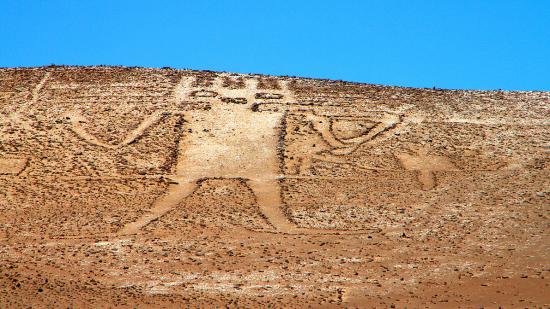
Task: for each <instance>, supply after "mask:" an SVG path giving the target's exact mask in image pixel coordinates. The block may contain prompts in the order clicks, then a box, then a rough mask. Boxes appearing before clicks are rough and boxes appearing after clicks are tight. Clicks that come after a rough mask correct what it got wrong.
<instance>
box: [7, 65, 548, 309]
mask: <svg viewBox="0 0 550 309" xmlns="http://www.w3.org/2000/svg"><path fill="white" fill-rule="evenodd" d="M549 115H550V93H548V92H506V91H466V90H440V89H416V88H400V87H387V86H379V85H370V84H357V83H348V82H342V81H331V80H316V79H304V78H295V77H272V76H264V75H242V74H231V73H216V72H209V71H190V70H173V69H144V68H125V67H57V66H50V67H43V68H21V69H0V307H22V306H36V307H51V306H54V307H61V306H74V307H108V306H128V307H129V306H153V307H179V306H183V305H188V306H191V307H196V306H201V307H210V306H217V307H221V306H229V307H265V306H274V307H283V306H284V307H299V308H302V307H305V306H310V307H360V308H371V307H372V308H379V307H391V306H393V307H397V308H403V307H408V308H416V307H434V308H457V307H466V308H471V307H487V308H498V307H499V306H502V307H506V308H509V307H548V306H550V296H549V295H550V293H548V291H549V290H550V289H549V283H550V280H549V279H548V278H549V276H550V274H549V270H550V267H549V266H550V265H549V263H548V261H549V260H550V259H549V252H550V250H549V249H550V236H549V235H550V233H549V232H550V231H549V222H550V221H549V210H550V177H549V176H550V156H549V154H550V117H549Z"/></svg>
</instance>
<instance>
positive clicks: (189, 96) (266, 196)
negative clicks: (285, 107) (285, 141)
mask: <svg viewBox="0 0 550 309" xmlns="http://www.w3.org/2000/svg"><path fill="white" fill-rule="evenodd" d="M224 78H227V77H224ZM224 82H226V81H224V80H223V79H221V78H217V79H215V80H213V81H212V83H211V86H210V87H202V88H201V89H193V88H192V85H193V80H192V79H190V78H183V79H182V80H181V82H180V83H179V84H178V86H177V87H176V89H175V90H174V98H175V99H176V100H200V101H204V100H206V101H208V102H210V103H211V104H212V106H213V107H214V108H217V107H216V106H221V108H222V110H224V111H226V112H229V114H231V113H237V114H238V115H239V117H242V118H241V119H240V120H243V121H244V122H245V123H251V122H252V123H254V124H256V125H258V126H260V127H259V128H262V129H264V130H260V129H258V130H257V131H258V132H257V133H256V134H261V135H268V136H270V135H273V137H274V138H272V139H271V142H270V143H271V144H266V145H265V146H266V147H273V148H277V145H278V141H279V138H280V135H281V132H279V131H280V127H281V126H280V125H278V126H276V127H275V128H272V127H270V126H266V127H265V128H264V127H261V126H265V124H262V120H261V119H263V118H258V116H255V115H258V114H257V111H255V110H254V109H253V107H254V104H253V102H254V103H255V101H256V100H258V99H263V100H281V99H283V98H286V99H288V98H289V97H290V98H292V95H291V93H290V91H289V90H288V85H287V83H283V85H282V87H280V86H279V88H282V89H278V90H277V91H276V93H269V95H267V94H266V92H265V90H263V89H262V92H260V93H259V92H258V91H257V85H258V83H257V80H255V79H247V80H246V81H245V82H246V86H247V87H246V88H236V89H235V88H227V87H224ZM195 84H199V83H198V82H196V83H195ZM224 106H225V107H224ZM272 114H274V115H275V117H278V119H279V120H278V121H279V122H282V120H283V117H284V113H272ZM227 115H228V114H226V115H225V116H227ZM203 117H206V118H208V120H207V121H210V124H214V126H215V127H217V128H221V129H222V130H223V129H224V127H225V126H227V122H231V121H232V120H233V119H225V117H224V118H222V117H218V116H217V115H213V114H210V116H204V115H203ZM256 118H258V120H257V121H255V119H256ZM202 121H205V120H202ZM189 125H190V126H191V128H193V131H195V128H194V127H193V126H194V125H195V124H194V123H192V122H191V123H190V124H189ZM198 128H200V126H198ZM271 131H272V132H271ZM219 134H220V136H216V137H215V138H217V139H220V144H222V145H223V144H224V140H223V139H224V138H225V139H228V138H231V136H224V135H223V133H219ZM227 146H229V147H228V148H229V149H227V150H226V155H227V157H228V158H230V157H233V156H239V155H241V154H239V152H238V151H237V152H235V153H234V154H233V153H232V151H234V150H235V149H233V148H231V147H230V146H231V145H229V144H227ZM184 151H185V149H183V150H182V151H179V152H178V158H177V162H178V163H177V165H178V168H177V175H175V177H172V178H171V180H170V181H169V182H170V185H169V188H168V190H167V191H166V193H165V194H164V195H163V196H161V197H160V198H158V199H157V200H156V201H155V202H154V203H153V205H152V207H151V208H150V209H149V210H148V212H147V213H146V214H145V215H144V216H142V217H141V218H139V219H138V220H136V221H134V222H132V223H129V224H127V225H126V226H124V227H123V228H122V229H121V230H120V231H119V234H121V235H129V234H136V233H139V232H140V231H141V230H142V228H143V227H145V226H147V225H148V224H150V223H151V222H153V221H156V220H158V219H160V218H161V217H163V216H164V215H166V214H167V213H169V212H170V211H172V210H174V209H175V208H176V207H177V206H178V205H179V204H180V203H181V202H182V201H183V200H184V199H185V198H187V197H188V196H190V195H191V194H193V192H194V191H195V190H196V188H197V186H198V184H200V183H201V182H202V180H204V179H208V178H213V176H208V177H205V175H201V177H200V178H198V179H197V177H194V176H189V175H187V173H186V172H188V171H187V170H186V167H188V166H187V165H186V164H188V163H189V162H187V161H186V159H185V158H184V156H183V155H182V153H183V152H184ZM249 155H250V156H252V157H253V156H255V154H254V153H251V154H249ZM252 157H250V158H247V159H252ZM272 159H275V160H273V161H274V162H276V163H275V165H277V166H274V167H272V168H271V170H275V171H277V170H278V163H277V160H276V158H272ZM203 162H204V161H203ZM195 164H197V163H195ZM198 164H199V165H200V164H201V163H200V162H199V163H198ZM203 164H204V163H203ZM229 164H231V163H229ZM243 173H245V174H246V171H244V172H243ZM214 177H215V178H227V179H241V180H243V181H244V182H245V183H246V185H247V186H248V187H249V188H250V189H251V190H252V192H253V193H254V195H255V197H256V204H257V205H258V208H259V210H260V212H261V213H262V214H263V215H264V216H265V217H266V218H267V221H268V222H269V223H270V224H271V225H272V226H273V227H274V228H275V229H276V232H282V233H288V234H361V233H365V232H366V231H365V230H363V231H343V230H331V229H309V228H300V227H297V226H296V225H295V224H294V223H293V222H292V221H291V220H290V219H289V218H288V217H287V215H286V214H285V213H284V211H283V209H282V207H281V206H282V201H281V189H280V184H279V179H280V178H281V177H280V175H277V173H274V172H272V171H267V172H266V171H262V172H261V173H260V174H258V175H252V176H250V175H249V176H248V177H243V176H237V175H232V176H223V175H220V176H214ZM260 232H271V231H269V230H260Z"/></svg>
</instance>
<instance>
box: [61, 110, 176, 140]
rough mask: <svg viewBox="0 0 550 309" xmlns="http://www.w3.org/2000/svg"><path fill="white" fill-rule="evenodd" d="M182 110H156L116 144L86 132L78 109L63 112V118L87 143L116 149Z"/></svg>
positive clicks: (83, 120) (83, 119)
mask: <svg viewBox="0 0 550 309" xmlns="http://www.w3.org/2000/svg"><path fill="white" fill-rule="evenodd" d="M183 114H184V113H183V112H177V111H169V112H168V111H156V112H154V113H152V114H151V115H149V116H148V117H146V118H145V119H144V120H143V121H142V122H141V123H140V124H139V126H138V127H137V128H135V129H134V130H132V131H131V132H130V133H129V134H128V135H127V136H126V137H125V138H124V140H123V141H121V142H120V143H118V144H114V145H113V144H108V143H105V142H103V141H101V140H99V139H98V138H97V137H95V136H94V135H92V134H90V133H88V132H87V131H86V130H85V129H84V128H83V127H82V125H81V124H80V123H82V122H85V118H84V117H83V116H82V115H80V113H79V112H78V111H72V112H69V113H66V114H64V118H65V119H66V120H68V121H69V123H70V125H71V126H70V128H71V130H72V131H73V132H74V133H75V134H76V135H77V136H79V137H80V138H81V139H83V140H84V141H86V142H88V143H89V144H92V145H95V146H100V147H104V148H108V149H118V148H121V147H124V146H127V145H130V144H132V143H133V142H135V141H136V140H137V139H139V138H140V137H141V136H143V134H145V132H146V131H147V129H149V127H151V126H152V125H154V124H156V123H158V122H159V121H160V120H162V119H163V118H164V117H167V116H168V115H182V116H183Z"/></svg>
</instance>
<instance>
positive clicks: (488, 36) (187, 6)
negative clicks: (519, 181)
mask: <svg viewBox="0 0 550 309" xmlns="http://www.w3.org/2000/svg"><path fill="white" fill-rule="evenodd" d="M0 40H1V41H0V66H1V67H16V66H41V65H49V64H68V65H98V64H105V65H126V66H144V67H164V66H170V67H174V68H190V69H207V70H216V71H231V72H239V73H263V74H274V75H293V76H303V77H316V78H330V79H343V80H348V81H357V82H367V83H375V84H388V85H400V86H412V87H433V86H435V87H439V88H462V89H507V90H550V1H546V0H541V1H537V0H515V1H514V0H475V1H474V0H471V1H470V0H438V1H436V0H434V1H428V0H425V1H422V0H417V1H414V0H403V1H393V0H380V1H367V0H365V1H344V0H340V1H336V0H335V1H322V0H317V1H298V0H295V1H284V0H273V1H261V0H256V1H245V0H239V1H237V0H235V1H229V0H228V1H222V0H219V1H206V0H193V1H162V0H157V1H141V0H133V1H114V0H113V1H94V0H89V1H84V0H83V1H78V0H74V1H57V0H48V1H39V0H35V1H28V0H11V1H10V0H0Z"/></svg>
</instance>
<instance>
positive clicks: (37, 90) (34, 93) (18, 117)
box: [7, 71, 51, 130]
mask: <svg viewBox="0 0 550 309" xmlns="http://www.w3.org/2000/svg"><path fill="white" fill-rule="evenodd" d="M50 75H51V72H49V71H46V72H45V73H44V76H43V77H42V79H40V81H39V82H38V84H37V85H36V86H35V87H34V89H33V90H32V92H31V100H30V101H28V102H26V103H23V104H22V105H21V107H20V108H19V109H18V110H17V111H15V112H14V113H12V114H11V115H10V116H9V117H8V119H7V120H8V122H10V121H13V122H16V123H19V124H21V125H22V126H23V128H25V129H27V130H32V127H31V125H30V124H29V123H28V122H27V121H26V119H23V118H22V117H21V113H23V112H25V111H26V110H27V109H28V108H29V107H30V106H32V105H35V104H36V103H37V102H38V96H39V93H40V91H41V90H42V88H44V85H45V84H46V82H47V81H48V79H49V78H50Z"/></svg>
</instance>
